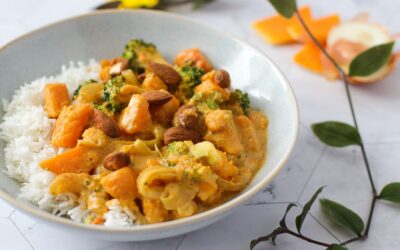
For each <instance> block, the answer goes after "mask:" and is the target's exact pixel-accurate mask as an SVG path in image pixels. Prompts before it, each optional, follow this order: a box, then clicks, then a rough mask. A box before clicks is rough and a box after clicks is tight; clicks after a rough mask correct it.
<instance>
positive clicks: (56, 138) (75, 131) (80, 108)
mask: <svg viewBox="0 0 400 250" xmlns="http://www.w3.org/2000/svg"><path fill="white" fill-rule="evenodd" d="M92 111H93V110H92V106H91V105H90V104H73V105H71V106H68V107H65V108H64V109H63V110H62V111H61V114H60V116H59V117H58V119H57V121H56V124H55V126H54V131H53V136H52V138H51V144H53V145H54V146H59V147H69V148H71V147H74V146H75V145H76V143H77V141H78V139H79V137H80V136H81V134H82V132H83V130H84V128H85V126H86V125H87V123H88V122H89V120H90V118H91V115H92Z"/></svg>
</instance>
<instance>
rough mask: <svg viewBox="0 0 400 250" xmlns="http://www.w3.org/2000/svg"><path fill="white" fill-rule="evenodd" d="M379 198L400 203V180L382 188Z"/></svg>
mask: <svg viewBox="0 0 400 250" xmlns="http://www.w3.org/2000/svg"><path fill="white" fill-rule="evenodd" d="M379 199H382V200H387V201H392V202H395V203H400V182H393V183H390V184H387V185H386V186H385V187H384V188H383V189H382V191H381V194H380V195H379Z"/></svg>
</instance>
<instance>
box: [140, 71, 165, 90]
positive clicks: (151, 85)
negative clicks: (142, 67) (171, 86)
mask: <svg viewBox="0 0 400 250" xmlns="http://www.w3.org/2000/svg"><path fill="white" fill-rule="evenodd" d="M142 87H143V88H144V89H145V90H160V89H163V90H167V89H168V86H167V85H166V84H165V83H164V82H163V80H161V79H160V78H159V77H158V76H156V75H155V74H154V73H147V74H146V78H145V79H144V81H143V84H142Z"/></svg>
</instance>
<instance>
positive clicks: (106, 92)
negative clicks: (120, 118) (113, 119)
mask: <svg viewBox="0 0 400 250" xmlns="http://www.w3.org/2000/svg"><path fill="white" fill-rule="evenodd" d="M124 84H125V80H124V78H123V77H122V76H116V77H113V78H111V79H110V80H108V82H107V83H106V84H105V85H104V88H103V95H102V99H103V103H101V104H99V105H96V106H95V108H97V109H99V110H101V111H104V112H107V113H111V114H114V113H116V112H118V111H120V110H121V109H122V104H121V103H120V101H119V100H118V94H119V91H120V90H121V87H122V86H123V85H124Z"/></svg>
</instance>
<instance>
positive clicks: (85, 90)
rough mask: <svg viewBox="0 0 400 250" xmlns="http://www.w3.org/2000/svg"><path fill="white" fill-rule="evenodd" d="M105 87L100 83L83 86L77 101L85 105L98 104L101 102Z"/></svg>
mask: <svg viewBox="0 0 400 250" xmlns="http://www.w3.org/2000/svg"><path fill="white" fill-rule="evenodd" d="M103 87H104V85H103V84H102V83H100V82H93V83H88V84H84V85H82V87H81V88H80V89H79V94H78V97H77V98H76V100H78V101H79V102H85V103H96V102H98V101H100V100H101V96H102V94H103Z"/></svg>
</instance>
